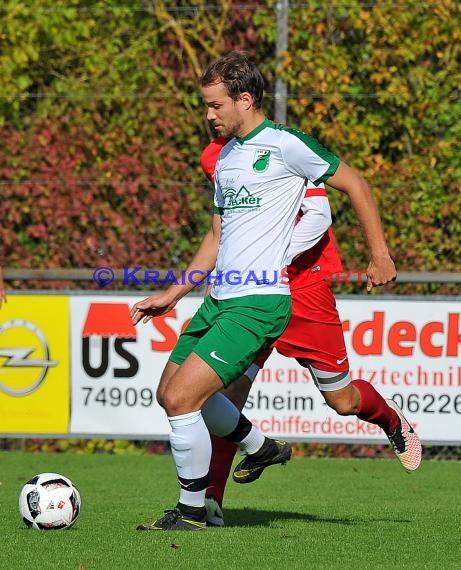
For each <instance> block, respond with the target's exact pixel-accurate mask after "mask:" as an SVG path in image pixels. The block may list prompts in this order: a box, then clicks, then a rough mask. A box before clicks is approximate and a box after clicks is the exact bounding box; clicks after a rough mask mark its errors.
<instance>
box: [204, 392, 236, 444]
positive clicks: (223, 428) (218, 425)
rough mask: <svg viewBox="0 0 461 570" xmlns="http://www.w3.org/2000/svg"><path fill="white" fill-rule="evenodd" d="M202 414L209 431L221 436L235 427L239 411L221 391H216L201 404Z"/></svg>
mask: <svg viewBox="0 0 461 570" xmlns="http://www.w3.org/2000/svg"><path fill="white" fill-rule="evenodd" d="M202 416H203V419H204V420H205V424H206V427H207V428H208V429H209V430H210V432H211V433H213V434H215V435H217V436H218V437H222V436H224V435H228V434H229V433H231V432H233V431H234V429H235V428H236V427H237V424H238V423H239V418H240V412H239V410H238V409H237V407H236V406H235V405H234V404H233V403H232V402H231V401H230V400H229V398H226V396H224V394H221V392H216V394H213V396H211V398H208V400H207V401H206V402H205V403H204V404H203V406H202Z"/></svg>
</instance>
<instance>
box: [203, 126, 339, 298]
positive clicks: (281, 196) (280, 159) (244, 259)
mask: <svg viewBox="0 0 461 570" xmlns="http://www.w3.org/2000/svg"><path fill="white" fill-rule="evenodd" d="M339 162H340V161H339V158H338V157H337V156H335V155H334V154H332V153H331V152H329V151H328V150H326V149H325V148H324V147H323V146H322V145H321V144H320V143H319V142H318V141H317V140H316V139H314V138H312V137H311V136H309V135H307V134H305V133H303V132H301V131H297V130H294V129H290V128H287V127H284V126H281V125H278V124H275V123H273V122H272V121H269V120H268V119H265V120H264V121H263V123H262V124H261V125H259V127H257V128H256V129H254V130H253V131H252V132H251V133H249V134H248V135H247V136H245V137H243V138H236V137H234V138H232V139H230V141H229V142H228V143H227V144H226V145H225V146H224V147H223V148H222V150H221V152H220V154H219V158H218V161H217V163H216V169H215V179H214V182H215V198H214V205H215V213H219V214H221V221H222V225H221V240H220V244H219V251H218V259H217V263H216V269H215V272H214V275H215V276H216V278H215V283H214V285H213V289H212V291H211V295H212V296H213V297H214V298H215V299H230V298H233V297H242V296H244V295H255V294H257V295H259V294H264V295H268V294H278V295H280V294H282V295H289V294H290V291H289V287H288V282H287V281H288V280H287V279H286V278H283V269H284V267H285V266H286V264H287V259H288V248H289V245H290V239H291V235H292V233H293V229H294V226H295V222H296V216H297V214H298V211H299V208H300V205H301V202H302V199H303V196H304V188H305V182H306V178H307V179H309V180H313V181H314V182H315V183H320V182H325V181H326V180H327V179H328V178H329V177H330V176H332V175H333V174H334V173H335V171H336V169H337V168H338V165H339Z"/></svg>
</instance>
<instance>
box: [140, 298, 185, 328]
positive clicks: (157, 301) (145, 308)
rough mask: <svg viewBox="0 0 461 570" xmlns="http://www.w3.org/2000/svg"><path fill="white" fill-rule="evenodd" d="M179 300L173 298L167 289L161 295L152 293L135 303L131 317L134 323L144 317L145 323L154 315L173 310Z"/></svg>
mask: <svg viewBox="0 0 461 570" xmlns="http://www.w3.org/2000/svg"><path fill="white" fill-rule="evenodd" d="M176 303H177V300H176V299H174V300H172V298H171V295H169V294H168V292H167V291H166V292H165V293H160V295H152V296H151V297H148V298H147V299H144V300H143V301H139V302H138V303H135V304H134V305H133V307H132V308H131V311H130V317H131V320H132V322H133V324H134V325H137V324H138V323H139V321H140V320H141V319H142V322H143V323H148V322H149V321H150V320H151V319H152V318H153V317H158V316H159V315H164V314H165V313H168V311H171V309H173V307H174V306H175V305H176Z"/></svg>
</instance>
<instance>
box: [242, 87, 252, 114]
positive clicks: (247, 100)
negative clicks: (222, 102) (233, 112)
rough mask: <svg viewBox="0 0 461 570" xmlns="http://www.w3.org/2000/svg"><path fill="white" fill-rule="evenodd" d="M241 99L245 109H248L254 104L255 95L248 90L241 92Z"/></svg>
mask: <svg viewBox="0 0 461 570" xmlns="http://www.w3.org/2000/svg"><path fill="white" fill-rule="evenodd" d="M240 101H241V103H242V105H243V108H244V109H245V111H248V110H249V109H251V107H252V106H253V95H251V93H248V92H247V91H244V92H243V93H241V94H240Z"/></svg>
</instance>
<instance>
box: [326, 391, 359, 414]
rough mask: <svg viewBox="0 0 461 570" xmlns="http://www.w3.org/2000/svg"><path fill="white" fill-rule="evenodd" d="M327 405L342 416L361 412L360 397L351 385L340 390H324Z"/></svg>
mask: <svg viewBox="0 0 461 570" xmlns="http://www.w3.org/2000/svg"><path fill="white" fill-rule="evenodd" d="M323 395H324V398H325V401H326V403H327V405H328V406H329V407H330V408H332V409H333V410H335V412H336V413H337V414H339V415H340V416H354V415H357V414H358V412H359V407H360V399H358V398H357V397H356V394H355V390H353V389H350V388H349V387H348V388H346V389H343V390H341V391H340V393H339V391H338V392H331V393H328V392H323Z"/></svg>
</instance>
